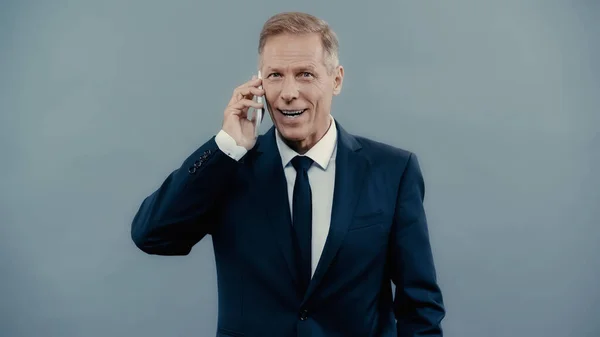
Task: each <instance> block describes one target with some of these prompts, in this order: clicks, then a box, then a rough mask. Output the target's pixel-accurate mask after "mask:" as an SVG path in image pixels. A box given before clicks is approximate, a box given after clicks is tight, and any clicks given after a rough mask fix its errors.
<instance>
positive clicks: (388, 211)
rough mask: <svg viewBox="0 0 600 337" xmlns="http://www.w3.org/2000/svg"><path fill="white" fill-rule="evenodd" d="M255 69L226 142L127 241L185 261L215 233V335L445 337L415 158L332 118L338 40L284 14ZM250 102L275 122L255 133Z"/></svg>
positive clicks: (178, 176) (235, 105) (271, 28)
mask: <svg viewBox="0 0 600 337" xmlns="http://www.w3.org/2000/svg"><path fill="white" fill-rule="evenodd" d="M259 59H260V64H259V68H260V70H261V72H262V74H263V78H262V79H261V78H254V79H252V80H251V81H249V82H247V83H245V84H243V85H241V86H239V87H237V88H236V89H235V90H234V92H233V96H232V97H231V101H230V102H229V105H228V106H227V107H226V108H225V112H224V120H223V125H222V129H221V130H220V132H219V133H218V134H217V135H216V136H215V137H213V138H211V139H210V140H209V141H208V142H206V143H205V144H204V145H202V146H201V147H200V148H199V149H198V150H197V151H195V152H194V153H193V154H192V155H191V156H190V157H189V158H187V159H186V160H185V162H184V163H183V165H182V166H181V167H180V168H179V169H177V170H175V171H174V172H172V173H171V175H170V176H169V177H168V178H167V179H166V181H165V182H164V183H163V184H162V186H160V188H159V189H158V190H157V191H156V192H154V193H153V194H152V195H150V196H149V197H147V198H146V200H144V202H143V203H142V205H141V207H140V209H139V211H138V213H137V215H136V216H135V218H134V220H133V223H132V228H131V232H132V238H133V241H134V242H135V244H136V245H137V247H139V248H140V249H141V250H142V251H144V252H146V253H148V254H158V255H186V254H189V252H190V251H191V249H192V247H193V246H194V245H195V244H196V243H197V242H199V241H200V240H201V239H202V238H203V237H204V236H206V235H207V234H210V235H212V239H213V244H214V252H215V258H216V265H217V275H218V293H219V311H218V317H219V319H218V332H217V336H247V337H249V336H256V337H287V336H312V337H320V336H323V337H325V336H327V337H333V336H343V337H352V336H357V337H358V336H360V337H363V336H364V337H367V336H375V337H388V336H402V337H415V336H442V330H441V327H440V322H441V321H442V318H443V317H444V315H445V311H444V307H443V303H442V295H441V292H440V289H439V287H438V285H437V282H436V275H435V274H436V272H435V268H434V264H433V258H432V253H431V248H430V243H429V238H428V229H427V223H426V219H425V213H424V210H423V203H422V202H423V194H424V183H423V178H422V175H421V172H420V169H419V164H418V162H417V158H416V157H415V155H414V154H412V153H411V152H408V151H405V150H401V149H398V148H394V147H392V146H388V145H385V144H381V143H377V142H374V141H372V140H368V139H366V138H363V137H358V136H354V135H351V134H349V133H348V132H346V131H345V130H344V129H343V128H342V127H341V126H340V125H339V123H337V122H336V121H335V120H334V119H333V118H332V116H331V114H330V110H331V102H332V98H333V96H334V95H337V94H339V93H340V91H341V88H342V81H343V78H344V69H343V67H342V66H340V65H339V64H338V42H337V38H336V35H335V34H334V33H333V31H332V30H331V29H330V28H329V27H328V25H327V24H326V23H325V22H324V21H322V20H320V19H318V18H315V17H313V16H311V15H308V14H304V13H283V14H278V15H275V16H274V17H272V18H270V19H269V20H268V21H267V22H266V23H265V25H264V27H263V30H262V32H261V35H260V41H259ZM261 86H262V88H261ZM254 96H261V97H264V98H265V102H266V106H267V107H268V110H269V113H270V117H271V119H272V120H273V123H274V127H272V128H271V129H270V130H269V131H268V132H267V133H266V134H265V135H261V136H259V137H255V134H254V132H255V131H254V123H255V121H254V120H253V119H249V118H248V110H249V108H251V107H252V108H262V107H263V106H262V104H260V103H257V102H255V101H254V100H253V97H254ZM390 281H392V282H393V283H394V284H395V285H396V292H395V299H394V298H393V296H392V287H391V282H390Z"/></svg>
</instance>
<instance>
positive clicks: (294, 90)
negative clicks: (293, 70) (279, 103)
mask: <svg viewBox="0 0 600 337" xmlns="http://www.w3.org/2000/svg"><path fill="white" fill-rule="evenodd" d="M281 98H282V99H283V100H284V101H286V102H289V101H292V100H294V99H296V98H298V87H297V84H296V81H295V80H294V78H289V77H288V78H286V79H284V81H283V87H282V88H281Z"/></svg>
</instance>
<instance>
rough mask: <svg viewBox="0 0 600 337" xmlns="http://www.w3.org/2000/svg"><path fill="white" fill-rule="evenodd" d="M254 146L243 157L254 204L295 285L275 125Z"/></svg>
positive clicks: (287, 210)
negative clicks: (248, 169) (253, 181)
mask: <svg viewBox="0 0 600 337" xmlns="http://www.w3.org/2000/svg"><path fill="white" fill-rule="evenodd" d="M254 149H255V150H253V151H251V153H249V155H250V156H249V158H247V161H252V164H251V165H250V167H251V168H252V171H253V176H254V177H255V178H256V184H255V185H254V186H256V188H255V190H256V193H257V194H256V201H257V202H256V205H258V208H259V209H260V210H263V211H265V212H266V213H267V215H268V217H269V220H270V221H269V226H271V231H272V233H273V235H274V240H275V241H276V243H277V245H278V246H279V249H280V250H281V253H282V255H283V258H284V259H285V262H286V264H287V267H288V268H287V269H288V270H289V272H290V274H291V276H292V279H293V280H294V283H295V284H296V285H299V283H298V282H299V279H298V275H297V270H296V264H295V262H294V261H295V260H294V250H293V239H292V220H291V213H290V205H289V200H288V199H289V198H288V192H287V181H286V179H285V174H284V171H283V166H282V164H281V156H280V155H279V150H278V149H277V144H276V143H275V128H274V127H272V128H271V129H270V130H269V131H268V132H267V133H265V134H264V135H263V136H261V137H260V138H259V140H258V144H256V146H255V148H254Z"/></svg>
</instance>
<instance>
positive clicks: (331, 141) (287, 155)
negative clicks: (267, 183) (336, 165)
mask: <svg viewBox="0 0 600 337" xmlns="http://www.w3.org/2000/svg"><path fill="white" fill-rule="evenodd" d="M330 118H331V124H330V126H329V129H328V130H327V132H326V133H325V135H324V136H323V138H321V139H320V140H319V141H318V142H317V144H315V145H314V146H313V147H312V148H311V149H310V150H308V152H306V154H305V155H306V156H307V157H309V158H310V159H312V160H313V161H314V162H315V163H317V165H319V166H320V167H321V168H322V169H323V170H326V169H327V166H328V165H329V161H330V160H333V159H335V149H336V145H337V128H336V126H335V120H334V119H333V117H332V116H330ZM275 138H276V140H277V148H278V150H279V154H280V156H281V163H282V164H283V167H286V166H287V165H289V164H290V162H291V161H292V159H293V158H294V157H295V156H298V155H299V154H298V152H296V151H294V150H293V149H292V148H290V147H289V146H288V145H287V144H286V143H285V142H284V141H283V139H282V138H281V135H280V134H279V132H275Z"/></svg>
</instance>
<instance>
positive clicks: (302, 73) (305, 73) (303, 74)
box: [300, 71, 313, 77]
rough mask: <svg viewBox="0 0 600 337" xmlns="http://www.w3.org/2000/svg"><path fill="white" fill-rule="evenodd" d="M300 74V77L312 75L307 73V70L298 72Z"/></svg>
mask: <svg viewBox="0 0 600 337" xmlns="http://www.w3.org/2000/svg"><path fill="white" fill-rule="evenodd" d="M300 75H301V76H302V77H312V76H313V74H311V73H309V72H308V71H303V72H301V73H300Z"/></svg>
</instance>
